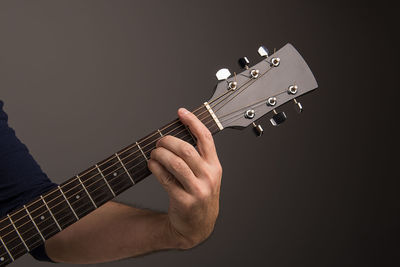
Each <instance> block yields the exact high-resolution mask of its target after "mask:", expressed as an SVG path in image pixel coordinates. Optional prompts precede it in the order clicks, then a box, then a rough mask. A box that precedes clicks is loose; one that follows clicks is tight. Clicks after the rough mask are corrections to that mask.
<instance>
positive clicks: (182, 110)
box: [179, 108, 189, 115]
mask: <svg viewBox="0 0 400 267" xmlns="http://www.w3.org/2000/svg"><path fill="white" fill-rule="evenodd" d="M179 112H180V113H181V114H182V115H186V114H188V113H189V111H188V110H187V109H186V108H180V109H179Z"/></svg>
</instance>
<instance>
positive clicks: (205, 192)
mask: <svg viewBox="0 0 400 267" xmlns="http://www.w3.org/2000/svg"><path fill="white" fill-rule="evenodd" d="M210 193H211V191H210V189H209V188H208V187H207V186H199V187H197V189H196V193H195V194H196V198H197V199H198V200H201V201H202V200H206V199H207V198H208V197H209V196H210Z"/></svg>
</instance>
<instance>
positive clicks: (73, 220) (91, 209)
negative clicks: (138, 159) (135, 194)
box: [1, 134, 191, 256]
mask: <svg viewBox="0 0 400 267" xmlns="http://www.w3.org/2000/svg"><path fill="white" fill-rule="evenodd" d="M187 137H189V138H191V136H190V135H188V134H185V135H184V136H183V137H181V139H182V140H184V138H187ZM146 152H148V151H146ZM142 162H143V161H142ZM136 166H137V165H135V166H133V167H131V168H129V169H128V170H131V169H133V168H135V167H136ZM147 170H148V169H147V167H144V168H142V169H140V170H139V171H138V172H136V173H134V174H135V175H138V174H140V173H142V172H143V171H147ZM121 175H125V174H124V173H123V174H121ZM121 175H119V176H121ZM119 176H117V177H114V178H113V179H111V180H110V181H112V180H115V179H117V178H118V177H119ZM98 181H101V180H98ZM120 182H123V180H122V181H119V182H118V183H120ZM104 186H106V184H103V185H102V186H99V187H97V188H96V189H95V190H97V189H99V188H102V187H104ZM82 191H83V190H80V191H78V192H82ZM93 192H94V191H93ZM85 195H86V194H85ZM59 197H60V196H59ZM57 198H58V197H57ZM71 198H72V197H69V199H71ZM83 198H89V197H88V196H84V197H83ZM80 200H81V199H78V200H76V201H75V202H70V204H71V205H73V204H75V203H77V202H78V201H80ZM103 200H107V199H103ZM84 206H85V205H81V206H80V207H77V208H75V209H79V208H82V207H84ZM42 207H43V206H42ZM54 207H55V206H54ZM54 207H53V208H54ZM65 210H71V208H69V206H66V207H64V208H62V209H61V210H59V211H57V212H56V213H54V215H57V214H60V213H61V212H62V211H65ZM93 210H94V209H93V206H92V207H91V208H89V209H86V210H84V211H83V213H85V212H87V211H93ZM46 212H48V211H45V212H44V213H46ZM44 213H41V214H39V215H38V216H36V217H35V218H38V217H39V216H40V215H42V214H44ZM69 213H70V214H66V215H65V216H63V217H61V218H59V219H58V220H57V221H58V222H59V223H60V224H68V223H74V222H76V220H75V217H73V216H71V215H72V213H71V211H70V212H69ZM67 216H70V218H72V221H71V220H69V221H67V222H65V221H64V222H63V221H62V220H63V219H64V218H65V217H67ZM49 219H51V217H49V218H48V219H46V220H44V221H47V220H49ZM67 219H68V218H67ZM44 221H42V222H39V223H37V225H40V224H42V223H43V222H44ZM28 222H31V221H28ZM28 222H26V223H28ZM26 223H24V224H22V225H20V226H18V227H22V226H23V225H25V224H26ZM51 226H54V224H51V225H49V226H47V227H45V228H44V229H43V230H42V231H41V232H44V230H46V229H47V228H49V227H51ZM7 227H8V226H7ZM57 229H58V228H57ZM31 230H35V228H34V227H31V228H29V229H28V230H26V231H25V232H22V233H20V234H21V235H23V234H25V233H27V232H29V231H31ZM13 232H14V231H10V232H9V233H7V234H6V235H4V236H3V237H5V236H7V235H8V234H10V233H13ZM35 232H37V229H36V231H35ZM57 232H59V231H58V230H57V231H56V233H57ZM37 235H38V233H37V234H36V235H33V236H31V237H29V238H27V239H24V240H25V241H28V240H30V239H32V238H33V237H37ZM16 239H20V238H19V236H17V237H15V238H13V239H11V240H8V241H7V242H8V243H9V242H12V241H14V240H16ZM38 242H39V243H41V242H42V240H39V241H36V242H34V243H33V244H32V245H35V244H36V243H38ZM21 244H22V243H20V244H18V245H17V246H15V247H13V248H10V249H9V250H10V251H12V250H14V249H15V248H17V247H18V246H20V245H21ZM24 250H25V248H24ZM4 255H7V253H4V254H3V255H1V256H4Z"/></svg>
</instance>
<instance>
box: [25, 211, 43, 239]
mask: <svg viewBox="0 0 400 267" xmlns="http://www.w3.org/2000/svg"><path fill="white" fill-rule="evenodd" d="M24 209H25V211H26V213H28V216H29V218H30V219H31V221H32V222H33V225H34V226H35V228H36V230H37V231H38V233H39V235H40V237H41V238H42V240H43V241H46V239H44V237H43V235H42V233H41V232H40V230H39V227H38V226H37V225H36V223H35V220H33V218H32V216H31V213H30V212H29V210H28V209H27V208H26V205H24Z"/></svg>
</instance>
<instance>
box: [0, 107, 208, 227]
mask: <svg viewBox="0 0 400 267" xmlns="http://www.w3.org/2000/svg"><path fill="white" fill-rule="evenodd" d="M203 107H204V106H201V107H200V108H198V109H196V110H194V111H193V112H196V111H199V110H200V109H202V108H203ZM206 112H208V111H207V110H206V111H204V112H202V113H200V114H199V115H198V116H200V115H202V114H204V113H206ZM179 122H180V121H176V122H173V123H171V124H169V125H166V126H164V127H163V128H162V129H160V131H162V130H164V129H166V128H168V127H170V126H173V125H174V124H176V123H179ZM182 126H184V125H183V124H182V125H179V126H178V127H176V128H174V129H172V130H170V132H172V131H174V130H175V129H178V128H179V127H182ZM170 132H168V133H170ZM168 133H167V134H168ZM156 134H158V132H156V133H153V134H152V135H151V136H148V137H146V138H145V139H143V140H141V142H144V141H146V140H147V139H149V138H151V137H153V136H154V135H156ZM157 140H158V139H157ZM140 144H141V143H139V145H140ZM151 144H152V143H149V144H147V145H144V146H143V147H146V146H148V145H151ZM135 145H136V144H134V145H132V146H129V147H127V148H125V149H124V150H122V151H121V152H118V154H122V153H125V152H126V151H128V150H130V149H133V148H134V146H135ZM138 151H139V150H137V151H135V152H134V153H136V152H138ZM134 153H131V154H128V155H127V156H126V157H125V158H122V159H121V160H124V159H126V158H128V157H130V156H131V155H132V154H134ZM115 158H116V157H113V156H110V159H108V160H107V161H104V162H102V163H101V164H99V165H98V166H99V167H101V166H102V165H104V164H106V163H108V162H109V161H111V160H112V159H115ZM115 164H118V162H117V163H114V164H112V165H110V166H108V167H107V168H105V169H103V171H105V170H107V169H108V168H110V167H112V166H114V165H115ZM94 169H95V168H93V169H90V170H88V171H87V172H86V173H83V174H81V176H84V175H86V174H87V173H89V172H91V171H93V170H94ZM90 178H91V177H90ZM90 178H88V179H90ZM77 180H78V178H77V177H75V178H73V179H71V180H70V181H68V182H67V183H66V184H64V185H63V186H65V185H68V184H69V183H72V182H74V181H77ZM52 193H54V191H52V192H47V193H46V194H44V195H43V197H47V196H48V195H50V194H52ZM38 201H40V199H38V200H36V201H34V202H32V203H29V204H28V205H27V207H30V206H31V205H33V204H35V203H36V202H38ZM49 202H51V200H49ZM17 212H18V211H17ZM14 214H15V213H14ZM14 214H10V216H12V215H14ZM5 220H7V217H6V218H4V219H2V220H1V221H0V223H1V222H3V221H5ZM0 231H1V229H0Z"/></svg>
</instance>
